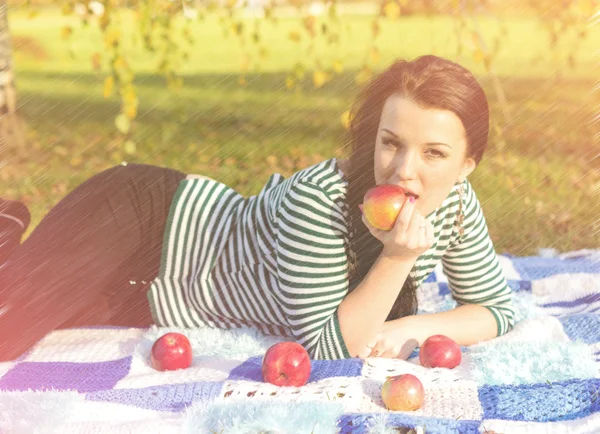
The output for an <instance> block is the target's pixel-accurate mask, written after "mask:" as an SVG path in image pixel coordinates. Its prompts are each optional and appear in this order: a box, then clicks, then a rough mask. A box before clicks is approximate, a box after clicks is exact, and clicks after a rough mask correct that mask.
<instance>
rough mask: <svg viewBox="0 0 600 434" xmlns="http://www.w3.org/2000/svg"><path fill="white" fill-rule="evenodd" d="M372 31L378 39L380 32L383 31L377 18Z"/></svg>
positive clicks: (372, 25) (372, 24)
mask: <svg viewBox="0 0 600 434" xmlns="http://www.w3.org/2000/svg"><path fill="white" fill-rule="evenodd" d="M371 31H372V32H373V38H376V37H377V35H379V32H380V31H381V27H380V26H379V21H378V20H377V18H375V19H374V20H373V22H372V23H371Z"/></svg>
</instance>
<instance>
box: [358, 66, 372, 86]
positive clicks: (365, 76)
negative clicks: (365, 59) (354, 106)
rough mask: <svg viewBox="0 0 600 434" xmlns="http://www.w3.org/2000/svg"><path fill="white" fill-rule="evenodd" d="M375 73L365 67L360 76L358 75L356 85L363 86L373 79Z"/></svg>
mask: <svg viewBox="0 0 600 434" xmlns="http://www.w3.org/2000/svg"><path fill="white" fill-rule="evenodd" d="M372 76H373V71H371V69H370V68H369V67H368V66H366V65H365V66H363V67H362V69H361V70H360V72H359V73H358V74H356V83H357V84H359V85H360V84H363V83H366V82H367V81H369V80H370V79H371V77H372Z"/></svg>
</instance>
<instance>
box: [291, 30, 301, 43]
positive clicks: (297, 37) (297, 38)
mask: <svg viewBox="0 0 600 434" xmlns="http://www.w3.org/2000/svg"><path fill="white" fill-rule="evenodd" d="M289 38H290V40H291V41H294V42H299V41H300V33H298V32H290V34H289Z"/></svg>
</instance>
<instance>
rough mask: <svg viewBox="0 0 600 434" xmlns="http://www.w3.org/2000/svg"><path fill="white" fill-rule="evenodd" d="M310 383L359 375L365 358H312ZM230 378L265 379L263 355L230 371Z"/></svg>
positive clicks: (250, 359)
mask: <svg viewBox="0 0 600 434" xmlns="http://www.w3.org/2000/svg"><path fill="white" fill-rule="evenodd" d="M310 362H311V369H310V378H309V379H308V382H309V383H313V382H315V381H320V380H323V379H325V378H331V377H358V376H359V375H360V374H361V372H362V366H363V360H362V359H359V358H353V359H342V360H311V361H310ZM228 380H250V381H263V377H262V356H256V357H251V358H249V359H248V360H246V361H245V362H244V363H242V364H241V365H240V366H238V367H236V368H234V369H233V370H232V371H231V372H230V373H229V378H228Z"/></svg>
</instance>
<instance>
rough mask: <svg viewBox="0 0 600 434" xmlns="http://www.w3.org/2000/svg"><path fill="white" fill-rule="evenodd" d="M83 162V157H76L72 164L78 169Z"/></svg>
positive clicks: (72, 159)
mask: <svg viewBox="0 0 600 434" xmlns="http://www.w3.org/2000/svg"><path fill="white" fill-rule="evenodd" d="M82 162H83V158H81V155H76V156H74V157H73V158H71V161H70V164H71V166H73V167H77V166H79V165H80V164H81V163H82Z"/></svg>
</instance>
